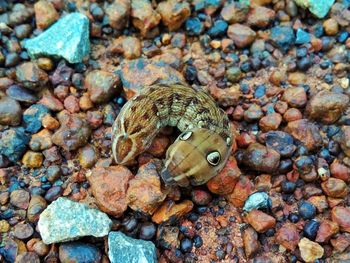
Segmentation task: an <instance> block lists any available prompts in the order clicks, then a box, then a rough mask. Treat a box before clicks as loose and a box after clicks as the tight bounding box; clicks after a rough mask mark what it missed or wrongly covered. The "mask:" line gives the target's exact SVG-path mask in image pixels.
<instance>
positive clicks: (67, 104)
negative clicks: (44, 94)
mask: <svg viewBox="0 0 350 263" xmlns="http://www.w3.org/2000/svg"><path fill="white" fill-rule="evenodd" d="M63 105H64V108H65V109H66V110H68V111H69V112H70V113H77V112H79V111H80V107H79V100H78V98H77V97H75V96H74V95H69V96H68V97H67V98H65V99H64V102H63Z"/></svg>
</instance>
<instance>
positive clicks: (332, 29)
mask: <svg viewBox="0 0 350 263" xmlns="http://www.w3.org/2000/svg"><path fill="white" fill-rule="evenodd" d="M323 28H324V31H325V32H326V34H327V35H328V36H334V35H336V34H337V33H338V31H339V27H338V23H337V20H335V19H333V18H329V19H327V20H325V21H324V22H323Z"/></svg>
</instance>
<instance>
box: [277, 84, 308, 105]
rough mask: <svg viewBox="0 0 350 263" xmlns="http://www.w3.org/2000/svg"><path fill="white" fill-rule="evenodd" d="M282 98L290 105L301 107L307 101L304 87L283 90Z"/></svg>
mask: <svg viewBox="0 0 350 263" xmlns="http://www.w3.org/2000/svg"><path fill="white" fill-rule="evenodd" d="M282 100H284V101H286V102H287V103H288V104H289V106H290V107H294V108H302V107H304V106H305V105H306V102H307V96H306V92H305V89H304V88H302V87H296V88H294V87H293V88H288V89H286V90H285V91H284V93H283V96H282Z"/></svg>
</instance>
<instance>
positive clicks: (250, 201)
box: [243, 192, 272, 212]
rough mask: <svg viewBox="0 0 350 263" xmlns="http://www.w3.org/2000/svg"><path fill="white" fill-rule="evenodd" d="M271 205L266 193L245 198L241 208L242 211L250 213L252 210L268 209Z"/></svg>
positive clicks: (257, 193)
mask: <svg viewBox="0 0 350 263" xmlns="http://www.w3.org/2000/svg"><path fill="white" fill-rule="evenodd" d="M271 205H272V203H271V199H270V197H269V195H268V194H267V193H265V192H256V193H253V194H251V195H250V196H249V197H248V198H247V200H246V201H245V203H244V206H243V211H245V212H250V211H252V210H253V209H269V208H270V207H271Z"/></svg>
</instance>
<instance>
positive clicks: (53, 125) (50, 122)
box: [41, 114, 60, 130]
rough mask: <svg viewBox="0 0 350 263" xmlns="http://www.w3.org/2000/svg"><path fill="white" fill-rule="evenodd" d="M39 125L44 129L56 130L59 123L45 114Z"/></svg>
mask: <svg viewBox="0 0 350 263" xmlns="http://www.w3.org/2000/svg"><path fill="white" fill-rule="evenodd" d="M41 124H42V126H43V127H44V128H45V129H48V130H56V129H58V128H59V127H60V123H59V122H58V120H56V119H55V118H54V117H52V116H51V115H50V114H46V115H45V116H44V118H43V119H42V120H41Z"/></svg>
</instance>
